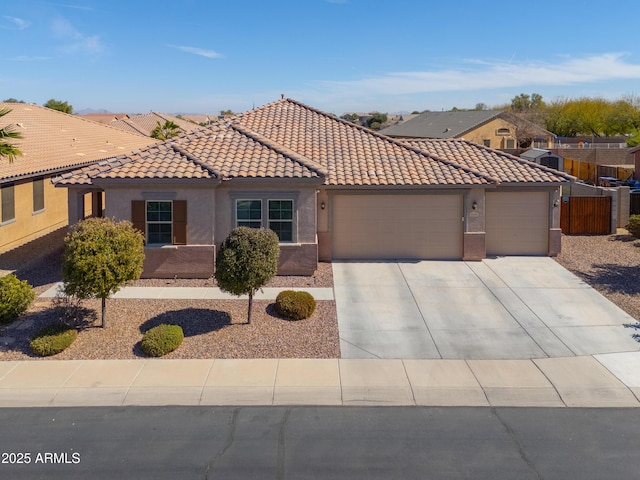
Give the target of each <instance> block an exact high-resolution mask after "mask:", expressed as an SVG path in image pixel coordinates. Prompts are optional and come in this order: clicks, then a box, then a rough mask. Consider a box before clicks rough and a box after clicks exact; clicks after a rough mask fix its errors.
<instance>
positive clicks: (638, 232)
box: [627, 215, 640, 238]
mask: <svg viewBox="0 0 640 480" xmlns="http://www.w3.org/2000/svg"><path fill="white" fill-rule="evenodd" d="M627 230H629V233H630V234H631V235H633V236H634V237H638V238H640V215H631V216H630V217H629V224H628V225H627Z"/></svg>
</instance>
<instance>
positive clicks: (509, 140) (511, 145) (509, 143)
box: [507, 138, 516, 148]
mask: <svg viewBox="0 0 640 480" xmlns="http://www.w3.org/2000/svg"><path fill="white" fill-rule="evenodd" d="M507 148H516V142H515V140H514V139H513V138H507Z"/></svg>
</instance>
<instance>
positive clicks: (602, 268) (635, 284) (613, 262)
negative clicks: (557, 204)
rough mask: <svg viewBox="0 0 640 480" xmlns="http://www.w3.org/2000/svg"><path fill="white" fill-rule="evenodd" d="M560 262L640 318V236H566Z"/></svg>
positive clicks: (622, 231) (632, 314) (626, 234)
mask: <svg viewBox="0 0 640 480" xmlns="http://www.w3.org/2000/svg"><path fill="white" fill-rule="evenodd" d="M556 261H557V262H558V263H559V264H561V265H562V266H564V267H565V268H566V269H567V270H570V271H571V272H573V273H575V274H576V275H577V276H579V277H580V278H582V279H583V280H584V281H585V282H586V283H588V284H589V285H591V286H592V287H594V288H595V289H596V290H598V291H599V292H600V293H602V294H603V295H604V296H605V297H607V298H608V299H609V300H611V301H612V302H613V303H615V304H616V305H617V306H619V307H620V308H621V309H623V310H624V311H625V312H627V313H628V314H629V315H631V316H632V317H633V318H635V319H636V320H638V321H640V239H638V238H635V237H633V236H632V235H629V233H628V232H627V231H626V230H623V229H619V230H618V233H616V234H613V235H563V237H562V252H561V253H560V255H558V256H557V257H556Z"/></svg>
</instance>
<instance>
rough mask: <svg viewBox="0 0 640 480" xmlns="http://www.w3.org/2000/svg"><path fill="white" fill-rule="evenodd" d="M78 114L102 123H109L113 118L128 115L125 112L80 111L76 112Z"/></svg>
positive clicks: (116, 118) (117, 118) (118, 118)
mask: <svg viewBox="0 0 640 480" xmlns="http://www.w3.org/2000/svg"><path fill="white" fill-rule="evenodd" d="M78 116H79V117H83V118H86V119H87V120H91V121H93V122H98V123H102V124H107V123H111V122H113V121H115V120H120V119H122V118H127V117H128V115H127V114H126V113H82V114H78Z"/></svg>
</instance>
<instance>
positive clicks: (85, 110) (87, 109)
mask: <svg viewBox="0 0 640 480" xmlns="http://www.w3.org/2000/svg"><path fill="white" fill-rule="evenodd" d="M73 113H77V114H78V115H86V114H88V113H111V112H110V111H109V110H105V109H104V108H99V109H97V110H96V109H94V108H85V109H84V110H78V111H77V112H73Z"/></svg>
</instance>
